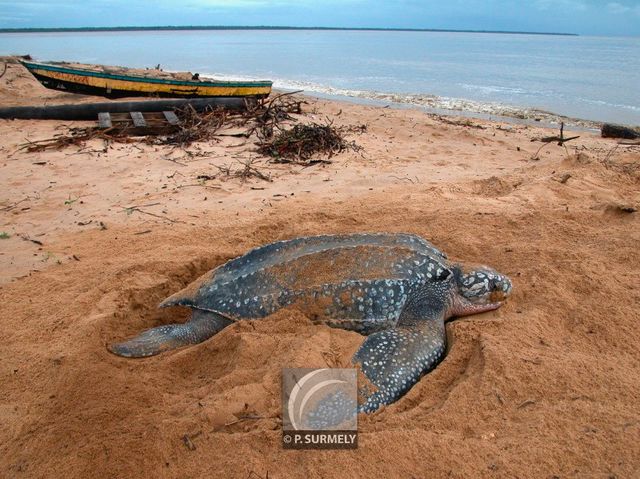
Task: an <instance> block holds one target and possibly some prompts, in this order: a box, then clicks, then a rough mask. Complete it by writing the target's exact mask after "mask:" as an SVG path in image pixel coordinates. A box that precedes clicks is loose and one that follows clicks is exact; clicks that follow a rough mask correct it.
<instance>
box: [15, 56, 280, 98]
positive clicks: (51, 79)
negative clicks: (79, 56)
mask: <svg viewBox="0 0 640 479" xmlns="http://www.w3.org/2000/svg"><path fill="white" fill-rule="evenodd" d="M21 63H22V64H23V65H24V66H25V67H26V68H27V70H29V71H30V72H31V74H32V75H33V76H34V77H36V78H37V79H38V81H39V82H40V83H42V84H43V85H44V86H45V87H47V88H52V89H54V90H63V91H67V92H70V93H81V94H85V95H99V96H104V97H107V98H119V97H136V96H154V97H174V98H176V97H177V98H203V97H253V98H265V97H267V96H268V95H269V93H271V86H272V84H273V83H272V82H271V81H266V80H265V81H219V80H213V79H205V78H203V79H200V78H199V76H198V74H195V75H192V74H191V73H186V74H178V73H168V72H163V71H160V70H159V69H158V70H132V69H125V68H121V67H102V66H97V65H96V66H85V65H82V66H77V64H68V63H37V62H31V61H22V62H21ZM185 75H186V76H187V78H184V77H185ZM181 77H182V78H181Z"/></svg>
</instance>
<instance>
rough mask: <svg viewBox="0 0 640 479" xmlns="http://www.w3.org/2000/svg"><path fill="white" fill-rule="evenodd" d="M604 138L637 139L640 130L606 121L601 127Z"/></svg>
mask: <svg viewBox="0 0 640 479" xmlns="http://www.w3.org/2000/svg"><path fill="white" fill-rule="evenodd" d="M600 133H601V135H602V138H624V139H625V140H635V139H636V138H640V132H638V131H636V130H634V129H632V128H627V127H626V126H622V125H614V124H612V123H604V124H603V125H602V128H601V129H600Z"/></svg>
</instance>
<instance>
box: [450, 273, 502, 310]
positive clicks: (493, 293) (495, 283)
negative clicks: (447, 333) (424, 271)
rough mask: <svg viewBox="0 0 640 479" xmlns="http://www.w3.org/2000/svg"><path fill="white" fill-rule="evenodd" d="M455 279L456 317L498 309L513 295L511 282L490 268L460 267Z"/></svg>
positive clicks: (454, 301)
mask: <svg viewBox="0 0 640 479" xmlns="http://www.w3.org/2000/svg"><path fill="white" fill-rule="evenodd" d="M454 277H455V281H456V285H457V291H456V294H455V295H454V300H453V315H454V316H466V315H469V314H475V313H481V312H483V311H490V310H492V309H497V308H499V307H500V306H501V305H502V302H503V301H504V300H506V299H507V298H508V297H509V295H510V294H511V289H512V285H511V280H510V279H509V278H507V277H506V276H505V275H503V274H500V273H498V272H497V271H496V270H494V269H492V268H489V267H488V266H466V267H465V266H461V265H458V266H457V267H456V268H454Z"/></svg>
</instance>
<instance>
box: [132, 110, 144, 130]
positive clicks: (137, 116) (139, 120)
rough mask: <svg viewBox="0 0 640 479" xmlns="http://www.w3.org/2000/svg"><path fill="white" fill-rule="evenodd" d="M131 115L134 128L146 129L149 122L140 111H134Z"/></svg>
mask: <svg viewBox="0 0 640 479" xmlns="http://www.w3.org/2000/svg"><path fill="white" fill-rule="evenodd" d="M129 114H130V115H131V119H132V120H133V126H135V127H136V128H144V127H145V126H147V122H146V121H145V119H144V116H142V113H140V112H139V111H132V112H130V113H129Z"/></svg>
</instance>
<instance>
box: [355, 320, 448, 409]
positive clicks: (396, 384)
mask: <svg viewBox="0 0 640 479" xmlns="http://www.w3.org/2000/svg"><path fill="white" fill-rule="evenodd" d="M445 343H446V336H445V330H444V322H443V321H441V320H423V321H419V322H415V323H412V324H408V325H403V326H400V327H397V328H395V329H388V330H385V331H380V332H378V333H375V334H371V335H370V336H368V337H367V339H366V340H365V341H364V343H363V344H362V346H360V349H358V351H357V352H356V354H355V355H354V356H353V359H352V362H353V364H354V366H355V367H356V368H357V369H358V411H359V412H364V413H372V412H374V411H376V410H377V409H378V408H380V407H381V406H383V405H385V404H391V403H393V402H394V401H396V400H397V399H398V398H400V397H401V396H402V395H403V394H405V393H406V392H407V391H408V390H409V389H411V387H412V386H413V385H414V384H415V383H416V382H418V380H419V379H420V377H421V376H422V375H423V374H425V373H427V372H429V371H430V370H432V369H433V368H434V367H435V366H436V365H437V364H438V363H439V362H440V360H441V359H442V357H443V356H444V351H445ZM363 376H364V377H363Z"/></svg>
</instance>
